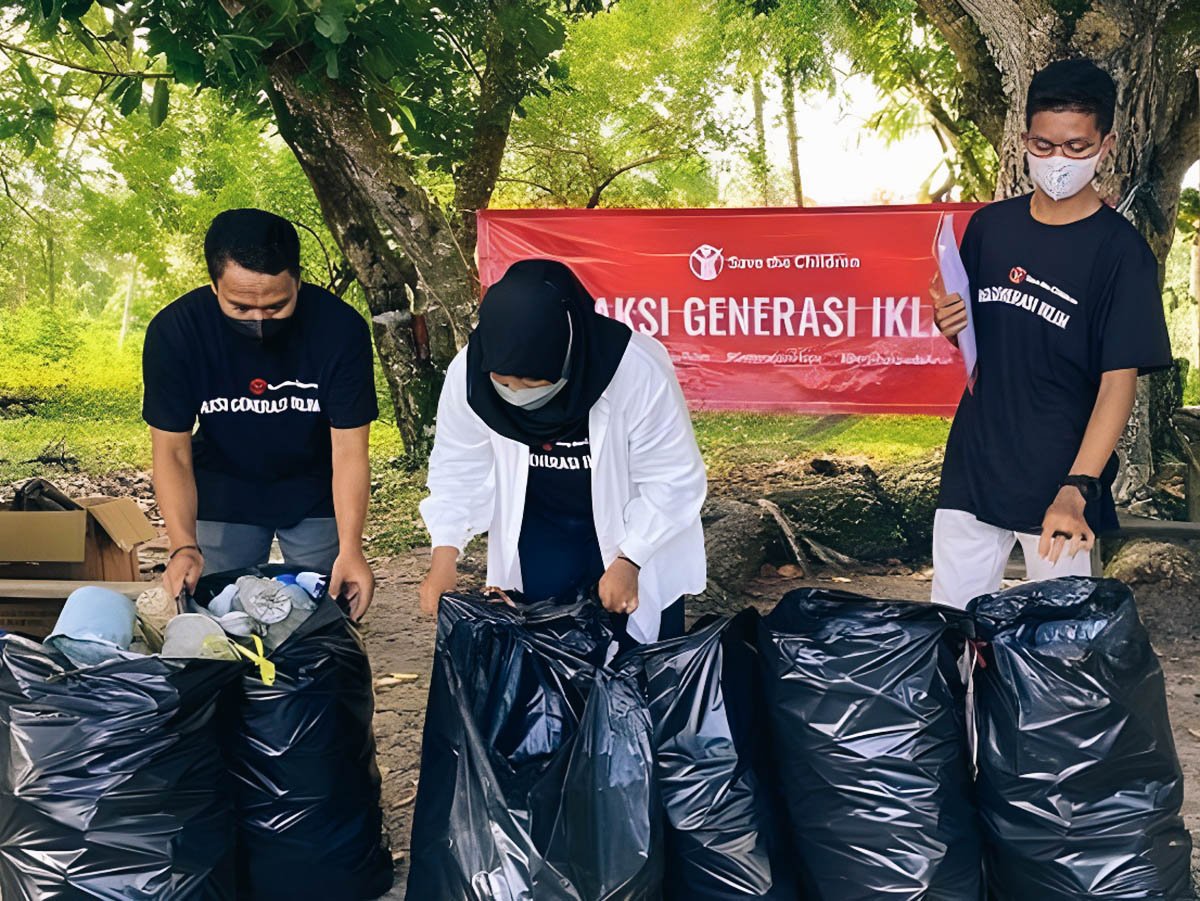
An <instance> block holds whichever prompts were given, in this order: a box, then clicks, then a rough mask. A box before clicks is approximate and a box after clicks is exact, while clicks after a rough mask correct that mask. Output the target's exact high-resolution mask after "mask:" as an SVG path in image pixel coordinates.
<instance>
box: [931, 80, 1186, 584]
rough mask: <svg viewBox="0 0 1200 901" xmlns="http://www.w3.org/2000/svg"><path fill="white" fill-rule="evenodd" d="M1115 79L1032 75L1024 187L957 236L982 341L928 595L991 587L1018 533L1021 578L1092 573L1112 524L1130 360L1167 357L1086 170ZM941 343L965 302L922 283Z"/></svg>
mask: <svg viewBox="0 0 1200 901" xmlns="http://www.w3.org/2000/svg"><path fill="white" fill-rule="evenodd" d="M1115 102H1116V88H1115V86H1114V84H1113V81H1112V79H1111V78H1110V77H1109V76H1108V74H1107V73H1105V72H1104V71H1102V70H1101V69H1099V68H1098V67H1097V66H1095V65H1094V64H1093V63H1091V62H1089V61H1087V60H1070V61H1064V62H1058V63H1054V64H1052V65H1050V66H1048V67H1047V68H1045V69H1043V70H1042V71H1041V72H1038V73H1037V74H1036V75H1035V76H1034V78H1033V81H1032V82H1031V84H1030V87H1029V96H1028V102H1027V106H1026V113H1025V115H1026V125H1027V132H1026V134H1025V135H1024V142H1025V147H1026V150H1027V159H1028V163H1029V171H1030V176H1031V177H1032V179H1033V182H1034V184H1035V185H1036V190H1035V191H1034V192H1033V193H1032V194H1027V195H1024V196H1022V197H1014V198H1012V199H1010V200H1005V201H1002V202H999V203H994V204H991V205H990V206H987V207H985V208H983V209H981V210H979V211H978V212H977V213H975V215H974V216H973V217H972V219H971V221H970V223H969V225H968V226H967V230H966V233H965V235H964V236H963V242H962V259H963V264H964V267H965V269H966V272H967V277H968V279H969V282H970V289H971V291H970V293H971V297H970V298H969V299H968V301H969V302H970V304H971V318H972V322H973V327H974V331H975V338H976V344H977V347H978V351H979V363H978V375H977V379H976V382H975V385H974V391H973V392H971V391H968V392H966V393H964V394H963V397H962V400H961V402H960V403H959V407H958V413H957V414H956V415H955V417H954V425H953V426H952V427H951V429H950V437H949V440H948V442H947V445H946V460H945V464H944V466H943V469H942V485H941V493H940V496H939V499H938V509H937V513H936V516H935V520H934V539H933V563H934V583H933V599H934V600H935V601H938V602H940V603H945V604H952V605H954V606H957V607H964V606H966V604H967V602H968V601H970V600H971V599H972V598H973V597H976V596H978V595H981V594H987V593H990V592H993V591H996V590H997V589H998V588H999V587H1000V583H1001V580H1002V578H1003V575H1004V566H1005V563H1006V562H1007V560H1008V556H1009V553H1010V552H1011V550H1012V547H1013V544H1014V542H1016V541H1019V542H1020V543H1021V546H1022V550H1023V552H1024V556H1025V561H1026V566H1027V568H1028V570H1029V577H1030V578H1031V579H1046V578H1053V577H1056V576H1062V575H1088V574H1090V571H1091V570H1090V559H1089V558H1090V550H1091V548H1092V545H1093V543H1094V541H1095V533H1096V532H1097V531H1100V530H1108V529H1112V528H1115V527H1116V525H1117V522H1116V510H1115V507H1114V505H1113V498H1112V491H1111V488H1112V483H1113V478H1114V477H1115V475H1116V468H1117V460H1116V457H1115V455H1114V453H1113V451H1114V448H1115V447H1116V444H1117V440H1118V439H1119V438H1120V436H1121V433H1122V432H1123V430H1124V429H1125V426H1126V423H1127V422H1128V420H1129V414H1130V412H1131V411H1132V409H1133V401H1134V393H1135V390H1136V386H1137V377H1138V374H1139V373H1145V372H1149V371H1152V370H1154V369H1160V368H1164V367H1166V366H1169V365H1170V363H1171V349H1170V345H1169V343H1168V339H1167V330H1166V324H1165V321H1164V316H1163V307H1162V300H1161V297H1160V294H1159V287H1158V263H1157V261H1156V260H1155V258H1154V255H1153V253H1152V252H1151V251H1150V248H1149V246H1148V245H1147V244H1146V242H1145V240H1144V239H1143V238H1142V237H1141V235H1139V234H1138V232H1137V231H1136V230H1135V229H1134V227H1133V226H1132V225H1130V224H1129V222H1127V221H1126V220H1125V219H1124V218H1123V217H1122V216H1121V215H1120V214H1119V213H1117V212H1116V211H1115V210H1113V209H1111V208H1110V207H1108V206H1106V205H1105V204H1104V203H1103V202H1101V199H1100V197H1099V195H1098V194H1097V193H1096V190H1095V188H1094V187H1093V186H1092V179H1093V178H1094V176H1095V172H1096V166H1097V164H1098V163H1100V162H1101V161H1102V160H1104V159H1105V158H1106V157H1107V156H1108V155H1109V154H1110V153H1111V152H1112V148H1113V145H1114V143H1115V141H1116V135H1115V134H1114V133H1113V131H1112V127H1113V116H1114V107H1115ZM933 293H934V300H935V303H936V321H937V324H938V328H939V329H940V330H941V332H942V334H943V335H945V336H946V337H947V338H949V339H950V340H951V341H956V338H955V336H956V335H957V334H958V333H959V332H960V331H961V330H962V329H963V328H964V327H965V325H966V322H967V311H966V308H965V307H964V304H963V299H962V298H960V297H959V296H958V295H956V294H951V295H945V294H944V292H942V291H941V290H940V289H939V286H938V285H937V284H936V283H935V286H934V292H933Z"/></svg>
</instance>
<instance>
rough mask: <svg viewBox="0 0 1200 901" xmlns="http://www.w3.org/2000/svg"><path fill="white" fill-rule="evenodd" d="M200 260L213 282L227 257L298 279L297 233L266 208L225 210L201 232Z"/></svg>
mask: <svg viewBox="0 0 1200 901" xmlns="http://www.w3.org/2000/svg"><path fill="white" fill-rule="evenodd" d="M204 260H205V262H206V263H207V264H208V275H209V277H210V278H211V279H212V280H213V284H216V283H217V280H218V279H219V278H220V277H221V276H222V275H223V274H224V273H225V267H226V266H227V265H228V264H229V262H230V261H233V262H234V263H237V264H238V265H239V266H241V267H243V268H245V269H249V270H250V271H251V272H262V273H265V274H267V275H278V274H279V273H281V272H283V271H285V270H286V271H288V272H290V273H291V274H292V275H294V276H295V277H296V278H297V279H299V278H300V236H299V235H298V234H296V227H295V226H294V225H292V223H290V222H288V220H286V219H284V218H283V217H282V216H276V215H275V214H274V213H268V212H267V211H266V210H254V209H245V210H226V211H225V212H223V213H218V214H217V216H216V218H214V219H213V221H212V224H211V225H210V226H209V227H208V233H207V234H205V236H204Z"/></svg>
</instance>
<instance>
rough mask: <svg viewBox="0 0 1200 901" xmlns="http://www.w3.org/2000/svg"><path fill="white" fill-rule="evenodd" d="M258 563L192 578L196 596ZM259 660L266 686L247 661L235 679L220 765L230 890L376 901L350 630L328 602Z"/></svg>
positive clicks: (371, 771) (370, 806)
mask: <svg viewBox="0 0 1200 901" xmlns="http://www.w3.org/2000/svg"><path fill="white" fill-rule="evenodd" d="M295 572H297V570H296V569H295V568H289V567H281V566H263V567H260V568H258V569H256V570H250V571H238V572H232V573H221V574H217V575H212V576H206V577H204V578H203V579H201V580H200V584H199V585H198V586H197V590H196V598H195V599H196V601H197V602H198V603H201V604H207V602H208V601H209V600H211V599H212V597H213V596H214V595H215V594H216V593H217V592H219V591H220V590H221V589H222V588H224V587H225V586H226V585H228V584H230V583H231V582H235V581H237V579H238V577H239V576H243V575H261V576H265V577H268V578H270V577H273V576H276V575H280V574H283V573H295ZM270 660H271V662H272V663H274V665H275V684H274V685H271V686H268V685H265V684H264V683H263V681H262V679H261V677H260V673H259V671H258V669H257V668H252V669H251V670H250V671H249V672H248V673H247V675H246V676H245V678H244V679H243V680H242V684H241V692H240V695H239V703H238V708H237V729H236V732H235V734H234V736H233V738H232V741H231V746H230V768H231V771H232V773H233V776H234V788H235V794H236V799H237V808H238V891H239V892H240V893H241V895H242V896H243V897H246V898H253V899H255V901H272V899H276V898H278V899H281V901H295V899H298V898H330V899H332V898H336V899H338V901H359V899H367V898H377V897H379V896H380V895H383V894H385V893H386V892H387V891H388V890H389V889H390V888H391V886H392V882H393V880H394V878H395V873H394V870H393V865H392V856H391V852H390V850H389V843H388V839H387V835H386V833H385V831H384V826H383V811H382V809H381V808H380V789H381V780H380V776H379V768H378V766H377V765H376V762H375V733H374V731H373V728H372V718H373V717H374V714H375V696H374V684H373V682H372V679H371V665H370V662H369V661H368V659H367V652H366V649H365V648H364V647H363V643H362V640H361V639H360V638H359V635H358V629H357V628H356V627H355V626H354V624H353V623H351V622H350V620H349V619H348V618H347V617H346V615H345V614H344V613H343V611H342V609H340V608H339V606H338V603H337V602H335V601H334V600H333V599H332V598H330V597H329V596H328V595H325V596H323V597H322V598H321V599H320V600H319V601H318V604H317V609H316V610H315V611H314V612H313V614H312V616H311V617H309V619H308V620H307V621H305V622H304V623H303V624H302V625H301V626H300V627H299V628H298V629H297V630H296V631H295V632H294V633H293V634H292V635H291V637H289V638H288V639H287V640H286V641H285V642H284V643H283V644H281V645H280V646H279V647H278V648H276V649H275V650H274V652H273V653H272V654H271V656H270Z"/></svg>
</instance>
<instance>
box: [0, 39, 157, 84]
mask: <svg viewBox="0 0 1200 901" xmlns="http://www.w3.org/2000/svg"><path fill="white" fill-rule="evenodd" d="M0 47H3V48H4V49H5V50H11V51H12V52H13V53H19V54H21V55H22V56H30V57H33V58H34V59H40V60H45V61H46V62H48V63H53V64H54V65H56V66H62V67H63V68H64V69H72V70H74V71H75V72H87V73H88V74H89V75H101V76H104V77H105V78H141V79H145V80H150V79H155V78H174V77H175V73H174V72H145V71H138V72H134V71H128V72H122V71H111V70H107V69H96V68H94V67H92V66H84V65H80V64H79V63H72V62H67V61H66V60H63V59H56V58H55V57H53V56H47V55H46V54H44V53H38V52H37V51H36V50H30V49H29V48H28V47H22V46H20V45H19V44H10V43H9V42H8V41H5V40H0Z"/></svg>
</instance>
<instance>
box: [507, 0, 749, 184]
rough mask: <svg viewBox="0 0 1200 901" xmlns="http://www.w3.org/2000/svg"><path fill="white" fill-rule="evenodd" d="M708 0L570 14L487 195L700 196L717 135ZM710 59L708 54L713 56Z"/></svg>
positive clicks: (718, 46)
mask: <svg viewBox="0 0 1200 901" xmlns="http://www.w3.org/2000/svg"><path fill="white" fill-rule="evenodd" d="M714 7H715V3H714V0H622V2H621V3H618V4H616V5H614V6H613V8H612V9H611V10H610V11H609V12H607V13H604V14H602V15H598V16H596V17H594V18H592V19H588V20H584V21H581V22H578V23H576V24H575V25H574V26H573V27H572V29H571V35H570V38H569V40H568V41H567V43H566V46H565V47H564V49H563V52H562V56H561V59H560V61H559V73H560V79H559V81H557V82H556V83H555V86H554V88H553V89H552V90H551V91H550V92H548V93H545V94H542V95H540V96H534V97H531V98H530V99H528V100H526V101H525V102H524V104H523V105H522V109H523V112H524V115H523V116H522V117H521V118H519V119H518V120H517V121H515V122H514V123H513V128H512V135H511V137H510V140H509V145H508V151H509V152H508V155H507V157H506V159H505V164H504V170H503V174H502V177H501V183H500V186H499V190H498V192H497V195H496V197H495V202H496V203H497V204H498V205H512V206H529V205H541V204H549V205H553V206H576V207H583V206H596V205H601V204H602V205H605V206H630V207H638V206H705V205H709V204H711V203H713V202H714V201H715V200H716V182H715V179H714V177H713V176H712V173H711V171H710V168H709V165H708V164H707V163H706V161H705V160H704V157H703V155H702V149H703V147H705V146H706V145H710V146H711V145H713V144H719V143H721V142H723V141H724V140H725V136H724V133H723V132H722V129H721V125H720V123H719V121H718V118H717V111H716V109H715V106H714V103H713V97H714V95H715V94H716V93H717V91H718V90H719V84H720V81H721V79H722V76H723V75H724V71H725V68H726V67H725V66H724V65H722V64H721V63H720V59H721V57H722V33H721V29H720V26H719V22H718V21H717V20H716V18H715V16H714V15H713V12H714ZM714 61H716V62H714Z"/></svg>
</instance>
